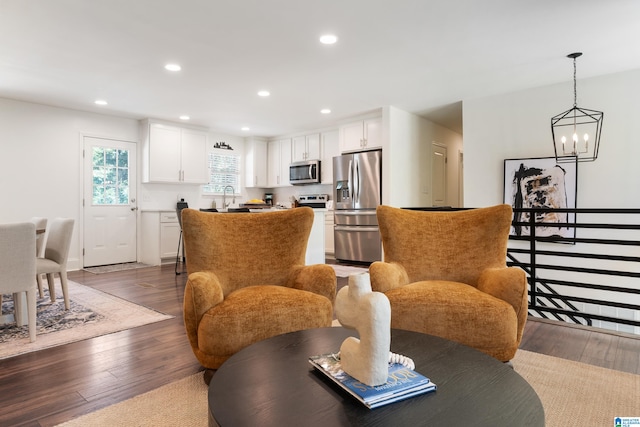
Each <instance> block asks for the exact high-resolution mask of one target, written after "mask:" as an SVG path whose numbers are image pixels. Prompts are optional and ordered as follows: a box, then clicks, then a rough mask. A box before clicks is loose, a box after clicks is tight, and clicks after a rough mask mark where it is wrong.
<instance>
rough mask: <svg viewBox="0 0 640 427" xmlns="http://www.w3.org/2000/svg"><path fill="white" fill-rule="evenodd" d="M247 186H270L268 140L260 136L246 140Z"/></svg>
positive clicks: (245, 184)
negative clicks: (259, 137) (268, 176)
mask: <svg viewBox="0 0 640 427" xmlns="http://www.w3.org/2000/svg"><path fill="white" fill-rule="evenodd" d="M245 150H246V155H245V157H246V158H245V166H246V174H245V183H244V186H245V187H248V188H250V187H262V188H266V187H269V185H268V182H267V141H265V140H263V139H258V138H248V139H246V140H245Z"/></svg>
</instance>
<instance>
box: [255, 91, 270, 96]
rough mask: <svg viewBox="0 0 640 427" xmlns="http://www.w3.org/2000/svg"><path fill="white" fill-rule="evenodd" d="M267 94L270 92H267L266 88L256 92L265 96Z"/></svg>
mask: <svg viewBox="0 0 640 427" xmlns="http://www.w3.org/2000/svg"><path fill="white" fill-rule="evenodd" d="M269 95H271V93H269V91H268V90H261V91H259V92H258V96H262V97H265V96H269Z"/></svg>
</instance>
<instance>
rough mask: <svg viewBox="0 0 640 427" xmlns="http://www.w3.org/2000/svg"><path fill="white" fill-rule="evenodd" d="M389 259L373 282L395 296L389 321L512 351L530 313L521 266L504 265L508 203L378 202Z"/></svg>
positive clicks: (506, 355)
mask: <svg viewBox="0 0 640 427" xmlns="http://www.w3.org/2000/svg"><path fill="white" fill-rule="evenodd" d="M377 216H378V223H379V225H380V233H381V236H382V243H383V248H384V259H385V262H375V263H373V264H372V265H371V266H370V268H369V272H370V275H371V286H372V288H373V290H374V291H379V292H384V293H385V294H386V295H387V297H388V298H389V301H390V302H391V326H392V327H393V328H398V329H407V330H411V331H416V332H422V333H425V334H430V335H437V336H440V337H443V338H446V339H450V340H453V341H457V342H459V343H462V344H465V345H468V346H470V347H473V348H476V349H477V350H480V351H482V352H484V353H486V354H488V355H490V356H493V357H495V358H496V359H498V360H501V361H505V362H506V361H508V360H511V359H512V358H513V356H514V355H515V353H516V350H517V349H518V346H519V345H520V340H521V338H522V331H523V329H524V324H525V322H526V319H527V308H528V307H527V281H526V277H525V273H524V271H522V270H521V269H520V268H516V267H507V266H506V252H507V240H508V236H509V228H510V225H511V218H512V211H511V207H510V206H508V205H500V206H494V207H489V208H481V209H471V210H464V211H455V212H433V211H411V210H403V209H397V208H392V207H389V206H379V207H378V210H377Z"/></svg>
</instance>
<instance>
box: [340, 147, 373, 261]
mask: <svg viewBox="0 0 640 427" xmlns="http://www.w3.org/2000/svg"><path fill="white" fill-rule="evenodd" d="M333 185H334V189H333V201H334V209H335V211H334V219H335V225H334V231H333V233H334V240H335V257H336V260H338V261H356V262H367V263H370V262H373V261H380V260H381V259H382V244H381V242H380V231H379V229H378V220H377V218H376V207H377V206H378V205H379V204H380V203H381V198H382V151H379V150H377V151H366V152H362V153H353V154H345V155H342V156H337V157H334V158H333Z"/></svg>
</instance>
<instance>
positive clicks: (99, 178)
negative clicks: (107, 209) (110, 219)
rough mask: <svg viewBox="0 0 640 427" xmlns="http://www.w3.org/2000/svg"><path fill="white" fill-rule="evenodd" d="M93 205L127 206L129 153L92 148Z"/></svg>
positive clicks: (126, 151)
mask: <svg viewBox="0 0 640 427" xmlns="http://www.w3.org/2000/svg"><path fill="white" fill-rule="evenodd" d="M91 155H92V161H93V179H92V184H93V191H92V194H93V200H92V204H93V205H128V204H129V151H128V150H116V149H113V148H105V147H93V153H92V154H91Z"/></svg>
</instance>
